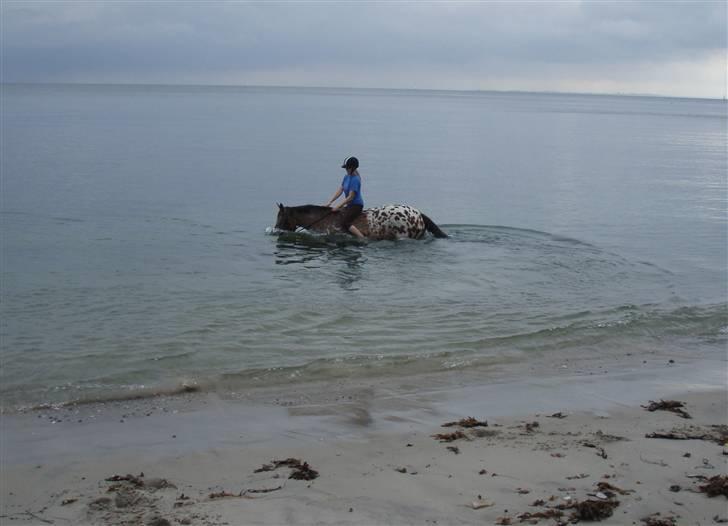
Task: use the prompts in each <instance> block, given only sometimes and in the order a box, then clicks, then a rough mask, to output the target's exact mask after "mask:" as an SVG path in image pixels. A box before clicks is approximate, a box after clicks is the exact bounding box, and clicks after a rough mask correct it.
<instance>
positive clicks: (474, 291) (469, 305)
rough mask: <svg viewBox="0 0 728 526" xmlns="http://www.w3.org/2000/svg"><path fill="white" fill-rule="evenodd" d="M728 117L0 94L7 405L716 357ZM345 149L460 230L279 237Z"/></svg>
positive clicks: (418, 102)
mask: <svg viewBox="0 0 728 526" xmlns="http://www.w3.org/2000/svg"><path fill="white" fill-rule="evenodd" d="M726 108H727V106H726V103H725V102H723V101H705V100H688V99H666V98H646V97H604V96H572V95H541V94H503V93H454V92H425V91H422V92H420V91H386V90H323V89H322V90H314V89H267V88H266V89H264V88H212V87H210V88H207V87H198V88H192V87H190V88H186V87H133V86H132V87H113V86H21V85H15V86H13V85H8V86H3V87H2V155H1V157H2V166H1V169H2V178H1V184H2V186H1V187H0V192H1V199H2V201H1V203H0V220H1V223H0V228H1V230H0V233H1V234H2V237H1V241H0V242H1V243H2V246H1V247H0V249H1V250H0V257H1V258H2V259H1V263H2V282H1V291H2V306H1V309H2V311H1V314H2V321H1V322H0V323H1V326H0V331H1V333H0V343H1V344H2V382H1V387H0V389H1V391H0V395H1V396H2V399H3V403H4V405H5V407H6V408H11V407H17V406H25V405H33V404H40V403H48V402H50V403H55V402H62V401H68V400H77V399H96V398H103V397H106V396H110V395H113V396H116V395H118V394H119V393H126V394H134V393H138V392H141V391H145V392H147V391H148V392H155V391H158V390H160V389H161V390H164V389H173V388H175V386H179V385H180V384H181V383H183V382H193V381H194V382H198V383H199V384H200V385H201V386H203V388H216V389H231V390H234V389H242V388H245V387H246V386H249V385H269V384H271V383H275V382H285V383H290V382H294V381H298V382H305V381H309V380H312V379H322V378H324V379H325V378H347V377H357V378H361V377H366V376H367V375H377V376H381V375H392V376H402V375H409V374H415V373H418V372H423V371H439V370H445V369H454V368H455V369H456V368H459V367H474V366H477V365H479V364H489V363H496V362H499V361H504V360H513V359H517V360H528V359H529V356H531V355H532V354H531V353H553V355H554V357H555V359H556V358H557V356H560V355H561V354H563V353H568V352H578V353H580V355H582V356H583V355H584V353H599V352H605V350H606V351H608V350H609V349H617V348H621V349H623V348H625V347H629V348H633V349H634V350H635V352H640V351H645V350H650V349H654V348H660V349H668V350H674V351H675V352H680V353H684V354H691V355H698V354H699V353H702V352H711V351H715V350H716V349H724V348H725V346H726V343H727V341H728V327H727V326H728V306H727V304H726V297H727V293H728V290H727V287H728V285H727V278H726V268H727V263H726V232H727V228H726V226H727V225H726V223H727V202H728V196H727V190H726V189H727V185H726V173H727V172H728V161H727V159H726V140H727V134H726V124H727V122H728V120H727V115H726ZM348 155H356V156H358V157H359V159H360V160H361V163H362V165H361V170H360V171H361V173H362V177H363V185H364V196H365V198H366V201H367V202H366V204H367V206H375V205H380V204H386V203H397V202H401V203H406V204H411V205H413V206H416V207H418V208H420V209H422V210H423V211H424V212H425V213H427V215H429V216H430V217H431V218H432V219H433V220H434V221H435V222H436V223H438V224H439V225H440V226H441V227H442V228H443V229H444V230H446V231H447V232H448V233H450V234H451V236H452V237H451V238H450V239H445V240H434V239H428V240H425V241H420V242H414V241H401V242H388V241H383V242H372V243H368V244H364V245H360V244H356V243H352V242H350V241H349V240H348V239H347V238H345V237H333V238H320V237H314V236H310V235H305V234H295V235H294V234H287V235H282V236H279V235H277V234H276V233H275V232H272V231H271V226H272V225H273V224H274V222H275V214H276V203H277V202H283V203H284V204H289V205H297V204H306V203H323V202H325V201H326V200H327V199H328V198H329V196H330V195H331V194H332V193H333V191H334V190H335V189H336V187H337V185H338V183H339V181H340V178H341V176H342V170H341V169H340V168H339V165H340V164H341V161H342V160H343V159H344V158H345V157H346V156H348Z"/></svg>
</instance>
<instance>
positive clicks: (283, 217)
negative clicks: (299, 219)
mask: <svg viewBox="0 0 728 526" xmlns="http://www.w3.org/2000/svg"><path fill="white" fill-rule="evenodd" d="M276 228H277V229H278V230H296V221H295V219H294V218H293V215H292V214H291V209H290V207H288V206H283V205H282V204H281V203H278V217H277V218H276Z"/></svg>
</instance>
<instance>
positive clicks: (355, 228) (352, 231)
mask: <svg viewBox="0 0 728 526" xmlns="http://www.w3.org/2000/svg"><path fill="white" fill-rule="evenodd" d="M349 232H351V233H352V234H354V235H355V236H356V237H359V238H362V239H364V235H363V234H362V233H361V232H359V229H358V228H357V227H355V226H354V225H351V226H350V227H349Z"/></svg>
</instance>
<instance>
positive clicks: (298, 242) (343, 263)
mask: <svg viewBox="0 0 728 526" xmlns="http://www.w3.org/2000/svg"><path fill="white" fill-rule="evenodd" d="M365 245H366V242H364V243H363V242H361V241H359V240H356V239H354V238H351V237H350V236H347V235H344V234H334V235H326V236H320V235H311V234H307V233H283V234H280V235H279V237H278V241H277V243H276V250H275V252H274V254H275V263H276V265H300V266H301V268H304V269H311V268H320V267H324V268H328V269H331V272H332V275H333V277H334V279H335V281H336V282H337V283H338V284H339V285H340V286H341V287H342V288H344V289H351V290H355V289H356V287H355V286H354V285H355V284H356V282H358V281H359V280H360V279H361V278H362V264H363V263H364V261H366V257H365V256H364V254H363V253H362V248H363V247H364V246H365ZM289 270H290V269H289Z"/></svg>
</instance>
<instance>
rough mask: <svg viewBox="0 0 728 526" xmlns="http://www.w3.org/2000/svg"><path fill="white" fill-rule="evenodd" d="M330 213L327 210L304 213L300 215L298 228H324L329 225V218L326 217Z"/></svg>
mask: <svg viewBox="0 0 728 526" xmlns="http://www.w3.org/2000/svg"><path fill="white" fill-rule="evenodd" d="M330 213H331V212H330V211H329V210H326V209H320V210H311V211H308V212H302V213H300V214H299V215H298V220H297V221H296V223H298V226H302V227H303V228H308V227H310V226H313V227H318V226H319V225H321V226H324V225H325V224H327V223H328V219H329V218H327V217H326V216H327V215H329V214H330Z"/></svg>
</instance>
